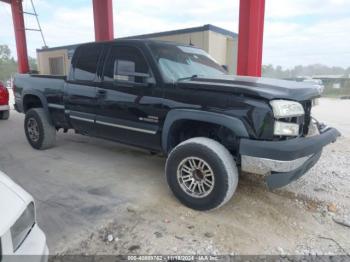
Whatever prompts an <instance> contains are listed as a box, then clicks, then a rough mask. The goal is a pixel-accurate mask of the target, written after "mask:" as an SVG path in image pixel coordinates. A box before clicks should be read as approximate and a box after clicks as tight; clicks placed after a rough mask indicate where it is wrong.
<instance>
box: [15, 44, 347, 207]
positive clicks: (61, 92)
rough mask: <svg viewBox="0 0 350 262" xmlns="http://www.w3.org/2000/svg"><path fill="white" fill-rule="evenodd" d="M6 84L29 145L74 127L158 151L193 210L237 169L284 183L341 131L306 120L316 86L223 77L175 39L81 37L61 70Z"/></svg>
mask: <svg viewBox="0 0 350 262" xmlns="http://www.w3.org/2000/svg"><path fill="white" fill-rule="evenodd" d="M14 90H15V91H14V92H15V108H16V109H17V110H18V111H19V112H23V113H24V114H25V121H24V129H25V134H26V137H27V139H28V141H29V143H30V144H31V146H32V147H34V148H35V149H47V148H50V147H52V146H53V145H54V144H55V136H56V131H57V130H59V129H63V130H65V131H67V130H68V129H74V130H75V131H76V132H77V133H80V134H83V135H88V136H95V137H101V138H105V139H109V140H114V141H118V142H122V143H126V144H130V145H133V146H137V147H142V148H145V149H147V150H149V151H151V152H160V153H162V154H163V155H165V156H167V162H166V167H165V172H166V177H167V182H168V184H169V186H170V188H171V190H172V192H173V193H174V195H175V196H176V197H177V198H178V199H179V200H180V201H181V202H182V203H183V204H185V205H187V206H189V207H191V208H193V209H197V210H209V209H213V208H217V207H219V206H221V205H223V204H224V203H226V202H227V201H228V200H229V199H230V198H231V196H232V195H233V193H234V192H235V190H236V187H237V183H238V174H239V171H238V170H242V171H246V172H250V173H256V174H260V175H263V176H264V177H265V178H266V183H267V186H268V187H269V188H271V189H274V188H278V187H282V186H285V185H286V184H288V183H290V182H291V181H293V180H295V179H297V178H299V177H300V176H302V175H303V174H305V173H306V172H307V171H308V170H309V169H310V168H311V167H312V166H313V165H314V164H315V163H316V162H317V161H318V159H319V158H320V155H321V151H322V148H323V147H324V146H326V145H327V144H329V143H331V142H334V141H335V140H336V139H337V137H338V136H339V135H340V134H339V132H338V131H337V130H336V129H334V128H330V127H326V126H325V125H322V124H320V123H319V122H317V121H316V120H314V119H313V118H312V116H311V109H312V106H313V102H314V100H315V99H316V98H318V97H319V96H320V95H321V94H320V90H319V89H318V88H317V87H315V86H314V85H312V84H306V83H297V82H289V81H283V80H274V79H266V78H253V77H238V76H232V75H228V74H227V72H226V71H225V70H224V69H223V68H222V67H221V66H220V65H219V64H218V63H217V62H215V61H214V60H213V59H212V58H211V57H210V56H209V55H208V54H207V53H206V52H204V51H203V50H201V49H198V48H195V47H193V46H185V45H180V44H175V43H167V42H160V41H151V40H137V39H135V40H116V41H113V42H101V43H88V44H83V45H81V46H79V47H78V48H77V49H76V50H75V53H74V56H73V58H72V61H71V69H70V73H69V75H68V76H67V77H65V76H45V75H33V74H32V75H31V74H24V75H17V76H16V77H15V80H14Z"/></svg>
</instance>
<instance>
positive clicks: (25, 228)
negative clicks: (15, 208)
mask: <svg viewBox="0 0 350 262" xmlns="http://www.w3.org/2000/svg"><path fill="white" fill-rule="evenodd" d="M34 224H35V207H34V203H33V202H31V203H30V204H29V205H28V206H27V208H26V210H24V212H23V213H22V215H21V216H20V217H19V218H18V219H17V221H16V223H15V224H14V225H13V226H12V227H11V237H12V245H13V251H14V252H15V251H16V250H17V249H18V248H19V247H20V246H21V244H22V242H23V241H24V240H25V239H26V237H27V235H28V233H29V232H30V230H31V229H32V227H33V225H34Z"/></svg>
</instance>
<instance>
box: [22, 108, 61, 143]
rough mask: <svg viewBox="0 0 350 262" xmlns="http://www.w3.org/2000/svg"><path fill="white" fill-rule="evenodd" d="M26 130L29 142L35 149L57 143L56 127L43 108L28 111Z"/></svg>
mask: <svg viewBox="0 0 350 262" xmlns="http://www.w3.org/2000/svg"><path fill="white" fill-rule="evenodd" d="M24 130H25V133H26V137H27V140H28V142H29V144H30V145H31V146H32V147H33V148H35V149H40V150H43V149H48V148H51V147H53V146H54V145H55V142H56V128H55V127H54V126H53V125H52V124H51V123H50V121H49V119H48V117H47V116H46V114H45V111H44V109H42V108H33V109H30V110H29V111H28V112H27V113H26V116H25V119H24Z"/></svg>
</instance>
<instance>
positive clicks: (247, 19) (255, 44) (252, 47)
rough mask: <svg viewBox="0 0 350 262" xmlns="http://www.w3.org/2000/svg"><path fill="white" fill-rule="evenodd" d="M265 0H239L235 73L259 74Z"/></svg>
mask: <svg viewBox="0 0 350 262" xmlns="http://www.w3.org/2000/svg"><path fill="white" fill-rule="evenodd" d="M264 16H265V0H240V8H239V35H238V65H237V74H238V75H246V76H258V77H260V76H261V67H262V51H263V36H264Z"/></svg>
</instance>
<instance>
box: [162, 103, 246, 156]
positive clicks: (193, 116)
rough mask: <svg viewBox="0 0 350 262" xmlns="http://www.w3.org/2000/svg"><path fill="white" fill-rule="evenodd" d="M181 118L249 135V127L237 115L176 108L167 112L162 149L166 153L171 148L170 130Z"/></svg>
mask: <svg viewBox="0 0 350 262" xmlns="http://www.w3.org/2000/svg"><path fill="white" fill-rule="evenodd" d="M179 120H195V121H202V122H206V123H211V124H217V125H220V126H224V127H226V128H228V129H230V130H231V131H232V132H234V134H235V135H236V136H237V137H249V135H248V132H247V129H246V128H245V126H244V124H243V122H242V121H241V120H240V119H238V118H236V117H232V116H228V115H224V114H219V113H213V112H207V111H199V110H193V109H174V110H171V111H170V112H169V113H168V114H167V116H166V118H165V122H164V126H163V132H162V149H163V152H164V153H166V154H167V153H168V151H169V149H170V148H169V132H170V130H171V128H172V126H173V124H174V123H175V122H177V121H179Z"/></svg>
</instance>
